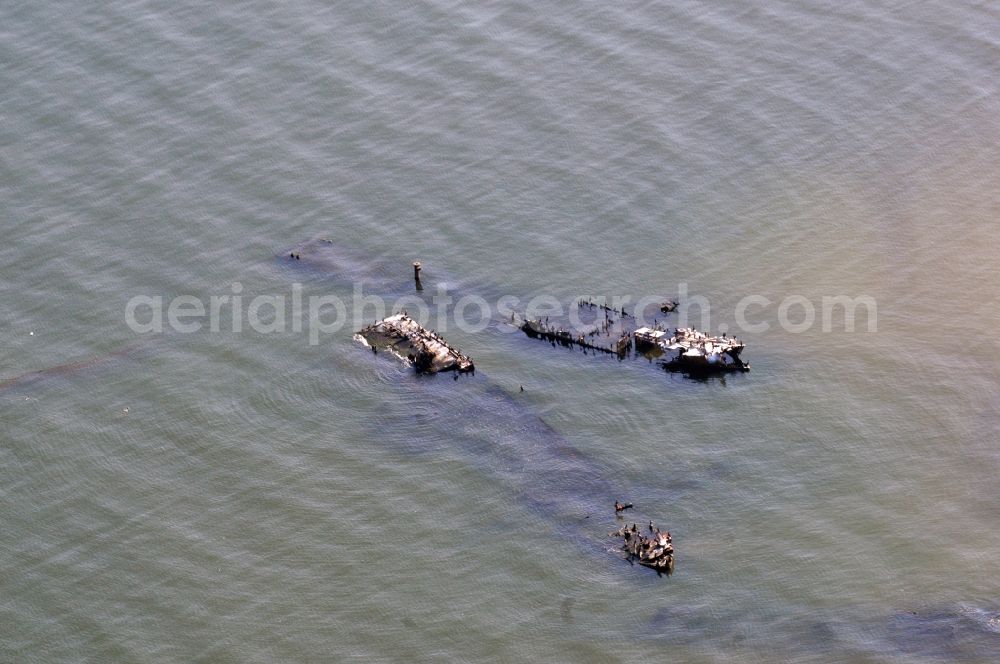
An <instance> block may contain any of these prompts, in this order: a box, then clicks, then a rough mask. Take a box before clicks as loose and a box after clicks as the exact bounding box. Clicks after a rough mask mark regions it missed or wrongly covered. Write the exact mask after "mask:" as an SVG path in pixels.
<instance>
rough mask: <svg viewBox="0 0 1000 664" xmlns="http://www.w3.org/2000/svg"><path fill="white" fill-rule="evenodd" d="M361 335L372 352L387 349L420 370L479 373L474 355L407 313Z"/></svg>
mask: <svg viewBox="0 0 1000 664" xmlns="http://www.w3.org/2000/svg"><path fill="white" fill-rule="evenodd" d="M358 336H359V337H361V339H362V340H364V341H365V343H366V344H367V345H369V346H370V347H371V349H372V351H374V352H377V350H378V349H379V348H385V349H387V350H389V351H390V352H392V353H393V354H394V355H397V356H398V357H401V358H403V359H406V360H408V361H410V362H412V363H413V367H414V369H416V371H417V373H438V372H440V371H457V372H459V373H466V372H472V373H475V371H476V367H475V365H474V364H473V362H472V358H471V357H469V356H467V355H462V353H461V352H460V351H458V350H456V349H455V348H452V347H451V346H449V345H448V342H446V341H445V340H444V339H443V338H442V337H441V336H440V335H439V334H437V333H435V332H434V331H433V330H428V329H426V328H424V327H423V326H421V325H420V323H418V322H417V321H415V320H413V319H412V318H410V317H409V316H408V315H406V313H405V312H403V313H399V314H395V315H393V316H389V317H388V318H385V319H383V320H380V321H379V322H377V323H374V324H372V325H369V326H368V327H366V328H364V329H363V330H361V331H360V332H358Z"/></svg>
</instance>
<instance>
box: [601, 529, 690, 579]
mask: <svg viewBox="0 0 1000 664" xmlns="http://www.w3.org/2000/svg"><path fill="white" fill-rule="evenodd" d="M609 536H610V537H619V538H621V539H622V550H623V551H625V553H626V554H627V559H628V560H629V561H635V562H637V563H639V564H640V565H645V566H646V567H650V568H652V569H655V570H656V571H657V572H666V573H667V574H670V573H671V572H673V571H674V545H673V538H672V537H671V536H670V532H669V531H662V532H661V531H660V529H659V528H657V527H655V526H654V525H653V522H652V521H650V522H649V535H646V534H645V533H641V532H639V528H638V526H636V525H635V524H634V523H633V524H632V525H631V526H629V525H624V526H622V527H621V528H619V529H618V530H616V531H615V532H613V533H609Z"/></svg>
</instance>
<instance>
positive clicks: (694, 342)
mask: <svg viewBox="0 0 1000 664" xmlns="http://www.w3.org/2000/svg"><path fill="white" fill-rule="evenodd" d="M634 337H635V347H636V350H639V351H641V352H648V351H650V350H659V351H662V352H665V353H671V352H676V355H672V356H670V357H669V358H668V359H666V360H664V361H663V362H662V365H663V368H664V369H667V370H671V371H706V372H707V371H749V370H750V363H749V362H744V361H743V359H742V358H740V353H742V352H743V349H744V348H745V347H746V344H744V343H743V342H742V341H740V340H739V339H736V338H734V337H727V336H726V335H725V334H723V335H722V336H721V337H717V336H711V335H708V334H705V333H704V332H699V331H698V330H696V329H694V328H692V327H679V328H675V329H674V331H673V333H672V334H671V333H670V332H669V331H668V330H666V329H663V328H662V327H659V326H657V327H641V328H639V329H638V330H636V331H635V333H634Z"/></svg>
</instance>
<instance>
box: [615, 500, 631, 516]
mask: <svg viewBox="0 0 1000 664" xmlns="http://www.w3.org/2000/svg"><path fill="white" fill-rule="evenodd" d="M630 507H632V503H622V502H621V501H620V500H616V501H615V513H616V514H620V513H621V512H624V511H625V510H627V509H628V508H630Z"/></svg>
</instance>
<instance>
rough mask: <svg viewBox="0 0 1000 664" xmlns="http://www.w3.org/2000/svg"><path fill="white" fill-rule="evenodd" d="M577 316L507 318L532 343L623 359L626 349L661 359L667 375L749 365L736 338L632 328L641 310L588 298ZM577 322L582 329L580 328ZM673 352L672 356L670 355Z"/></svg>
mask: <svg viewBox="0 0 1000 664" xmlns="http://www.w3.org/2000/svg"><path fill="white" fill-rule="evenodd" d="M677 306H678V305H677V303H676V302H673V301H668V302H665V303H664V304H662V305H660V306H659V311H660V312H661V313H668V314H669V313H672V312H674V311H675V310H676V309H677ZM576 307H577V313H578V316H577V317H576V318H575V319H574V318H573V317H569V318H567V317H565V316H562V317H557V318H554V319H553V320H550V319H549V318H547V317H546V318H520V319H518V318H517V317H516V316H512V317H511V324H513V325H516V326H517V327H518V328H519V329H520V330H521V331H522V332H524V333H525V334H526V335H527V336H529V337H531V338H533V339H541V340H543V341H548V342H550V343H551V344H552V345H553V346H556V345H559V346H565V347H578V348H582V349H583V350H584V352H587V351H593V352H594V353H595V354H596V353H598V352H600V353H610V354H613V355H617V356H618V358H619V359H625V357H626V356H627V355H628V354H629V351H632V350H633V349H634V350H635V352H636V354H642V355H645V356H646V357H647V358H649V359H655V358H658V357H662V358H663V359H662V360H661V366H663V368H664V369H666V370H668V371H682V372H688V373H713V372H728V371H749V370H750V364H749V363H748V362H745V361H743V359H742V358H741V357H740V354H741V353H742V352H743V349H744V348H745V347H746V344H744V343H743V342H742V341H740V340H739V339H735V338H731V337H726V335H724V334H723V335H722V336H721V337H719V336H711V335H708V334H705V333H704V332H699V331H698V330H696V329H694V328H690V327H681V328H674V330H673V332H671V331H670V330H669V329H668V328H666V327H664V326H663V324H662V323H661V322H659V321H657V320H656V319H655V318H654V321H653V325H652V326H651V327H647V326H643V327H638V328H637V327H636V325H637V318H642V314H643V313H644V312H636V313H635V314H631V313H628V312H627V311H626V310H625V309H624V308H621V309H616V308H613V307H608V306H606V305H604V304H597V303H594V302H592V301H590V300H581V301H579V302H577V303H576ZM581 310H589V311H590V318H591V320H590V321H588V322H582V321H581V318H580V316H579V314H580V313H581ZM581 323H582V328H581ZM673 351H677V352H676V354H672V353H673Z"/></svg>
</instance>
